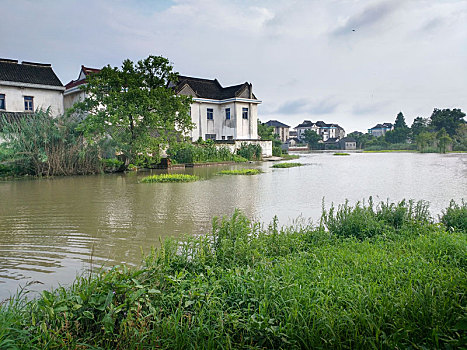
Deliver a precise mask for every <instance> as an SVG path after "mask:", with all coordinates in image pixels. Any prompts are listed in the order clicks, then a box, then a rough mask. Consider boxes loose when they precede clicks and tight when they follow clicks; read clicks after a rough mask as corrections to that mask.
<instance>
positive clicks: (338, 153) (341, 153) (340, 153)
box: [333, 152, 350, 156]
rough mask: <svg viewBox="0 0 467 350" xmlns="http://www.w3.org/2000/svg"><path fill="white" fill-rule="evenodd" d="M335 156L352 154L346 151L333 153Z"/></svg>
mask: <svg viewBox="0 0 467 350" xmlns="http://www.w3.org/2000/svg"><path fill="white" fill-rule="evenodd" d="M333 155H334V156H350V153H344V152H336V153H334V154H333Z"/></svg>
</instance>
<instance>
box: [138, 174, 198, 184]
mask: <svg viewBox="0 0 467 350" xmlns="http://www.w3.org/2000/svg"><path fill="white" fill-rule="evenodd" d="M198 180H199V177H198V176H195V175H188V174H160V175H150V176H146V177H143V178H142V179H141V182H145V183H150V182H192V181H198Z"/></svg>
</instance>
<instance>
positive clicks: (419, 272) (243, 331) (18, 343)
mask: <svg viewBox="0 0 467 350" xmlns="http://www.w3.org/2000/svg"><path fill="white" fill-rule="evenodd" d="M451 210H452V211H459V210H461V209H460V208H457V207H456V206H455V205H452V206H451ZM452 214H454V212H452V213H451V215H452ZM458 214H459V213H458ZM442 219H443V217H442V218H441V223H435V222H433V219H432V218H431V217H430V214H429V212H428V209H427V205H426V203H423V202H419V203H413V202H406V201H402V202H399V203H380V204H378V205H377V206H375V205H373V203H372V201H371V200H370V202H369V203H368V204H367V205H363V204H356V205H355V206H349V205H348V204H347V203H345V204H343V205H341V206H338V207H331V208H329V209H328V210H325V211H324V212H323V215H322V218H321V223H320V224H319V225H318V226H313V225H311V224H307V223H297V224H296V225H294V226H287V227H279V226H278V224H277V220H274V221H273V222H272V223H271V224H270V225H268V226H263V225H261V224H259V223H257V222H252V221H250V220H249V219H247V218H246V217H245V216H244V215H242V214H241V213H240V212H238V211H237V212H235V213H234V214H233V216H232V217H229V218H223V219H214V221H213V227H212V232H210V233H208V234H205V235H196V236H193V237H191V238H188V239H187V240H185V241H182V242H177V241H171V240H168V241H165V242H164V243H163V245H162V247H161V248H160V249H158V250H154V251H153V252H152V253H151V254H150V255H149V256H147V257H146V258H145V259H144V261H143V263H142V266H141V267H140V268H138V269H129V268H127V267H125V266H115V267H114V268H112V269H110V270H108V271H101V272H100V273H98V274H96V275H94V276H83V277H81V278H78V279H77V280H76V282H75V283H74V284H73V286H71V287H70V288H58V289H55V290H53V291H50V292H49V291H46V292H43V293H42V294H41V296H40V297H39V298H37V299H34V300H31V301H28V300H26V299H25V298H24V296H23V295H21V294H20V295H18V296H17V297H16V298H12V299H11V300H9V301H8V302H6V303H4V304H3V305H2V306H1V308H0V348H19V349H43V348H50V349H52V348H69V349H76V348H79V349H96V348H100V349H142V348H161V349H201V348H203V349H206V348H212V349H214V348H225V349H309V348H319V349H349V348H353V349H396V348H397V349H406V348H417V349H434V348H450V349H457V348H465V347H466V345H467V343H466V339H467V337H466V323H467V317H466V313H465V310H466V307H467V298H466V292H467V271H466V267H467V236H466V234H465V233H463V232H460V231H457V230H456V229H455V228H454V229H447V228H446V227H445V226H444V224H443V223H442Z"/></svg>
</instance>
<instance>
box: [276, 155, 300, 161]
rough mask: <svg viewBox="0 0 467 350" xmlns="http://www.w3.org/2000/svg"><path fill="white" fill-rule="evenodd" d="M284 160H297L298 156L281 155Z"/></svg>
mask: <svg viewBox="0 0 467 350" xmlns="http://www.w3.org/2000/svg"><path fill="white" fill-rule="evenodd" d="M281 157H282V158H284V160H292V159H298V158H300V156H299V155H298V154H282V156H281Z"/></svg>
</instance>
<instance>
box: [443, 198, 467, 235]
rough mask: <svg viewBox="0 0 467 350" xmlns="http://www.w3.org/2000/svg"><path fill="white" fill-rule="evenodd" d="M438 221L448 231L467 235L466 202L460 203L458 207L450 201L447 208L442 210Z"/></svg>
mask: <svg viewBox="0 0 467 350" xmlns="http://www.w3.org/2000/svg"><path fill="white" fill-rule="evenodd" d="M440 221H441V223H442V224H443V225H444V226H446V227H447V228H448V229H451V230H459V231H463V232H466V233H467V202H464V201H462V204H460V205H459V204H457V203H456V202H455V201H454V200H451V202H450V203H449V207H448V208H446V210H443V213H442V215H441V217H440Z"/></svg>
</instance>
